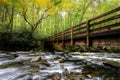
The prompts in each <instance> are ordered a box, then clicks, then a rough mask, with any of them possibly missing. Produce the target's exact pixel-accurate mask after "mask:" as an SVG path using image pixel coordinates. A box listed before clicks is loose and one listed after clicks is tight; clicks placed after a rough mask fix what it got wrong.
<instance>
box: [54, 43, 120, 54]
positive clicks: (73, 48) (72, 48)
mask: <svg viewBox="0 0 120 80" xmlns="http://www.w3.org/2000/svg"><path fill="white" fill-rule="evenodd" d="M55 49H56V50H58V51H63V52H109V53H120V46H117V47H111V46H91V47H88V46H76V45H75V46H65V47H64V48H63V47H61V46H60V45H55Z"/></svg>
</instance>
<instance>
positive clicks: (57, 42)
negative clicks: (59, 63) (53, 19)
mask: <svg viewBox="0 0 120 80" xmlns="http://www.w3.org/2000/svg"><path fill="white" fill-rule="evenodd" d="M57 44H58V34H57Z"/></svg>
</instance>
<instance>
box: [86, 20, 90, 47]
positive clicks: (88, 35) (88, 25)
mask: <svg viewBox="0 0 120 80" xmlns="http://www.w3.org/2000/svg"><path fill="white" fill-rule="evenodd" d="M86 31H87V35H86V45H87V46H88V47H89V46H91V45H90V21H89V20H88V21H87V30H86Z"/></svg>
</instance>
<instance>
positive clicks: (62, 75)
mask: <svg viewBox="0 0 120 80" xmlns="http://www.w3.org/2000/svg"><path fill="white" fill-rule="evenodd" d="M12 53H14V54H16V55H17V57H14V56H13V55H11V54H8V52H0V80H120V68H118V67H114V66H111V65H106V64H104V61H105V60H108V61H116V62H119V63H120V53H80V52H71V53H67V54H66V53H63V52H55V53H50V52H35V53H30V52H24V51H18V52H12ZM37 56H41V58H42V60H43V61H45V62H46V63H47V64H50V65H49V66H47V65H44V64H40V63H38V62H31V59H32V58H35V57H37ZM119 65H120V64H119Z"/></svg>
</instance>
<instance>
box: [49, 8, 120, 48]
mask: <svg viewBox="0 0 120 80" xmlns="http://www.w3.org/2000/svg"><path fill="white" fill-rule="evenodd" d="M116 12H119V13H116ZM113 13H116V14H113ZM111 14H112V15H113V16H111ZM109 15H110V16H109ZM106 16H107V17H106ZM91 22H92V23H91ZM119 26H120V7H117V8H115V9H113V10H110V11H108V12H106V13H104V14H101V15H99V16H97V17H94V18H92V19H89V20H88V21H85V22H82V23H80V24H78V25H75V26H72V27H71V28H68V29H66V30H64V31H63V32H59V33H57V34H55V35H53V36H51V37H53V38H57V39H54V41H56V40H59V41H62V43H63V44H64V39H70V40H71V45H72V44H73V39H74V38H75V37H76V36H81V35H84V34H85V37H86V43H87V44H86V45H88V46H90V35H91V33H94V32H96V31H98V32H102V31H108V30H109V29H113V30H114V28H115V29H116V28H118V27H119ZM51 37H49V38H51Z"/></svg>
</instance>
